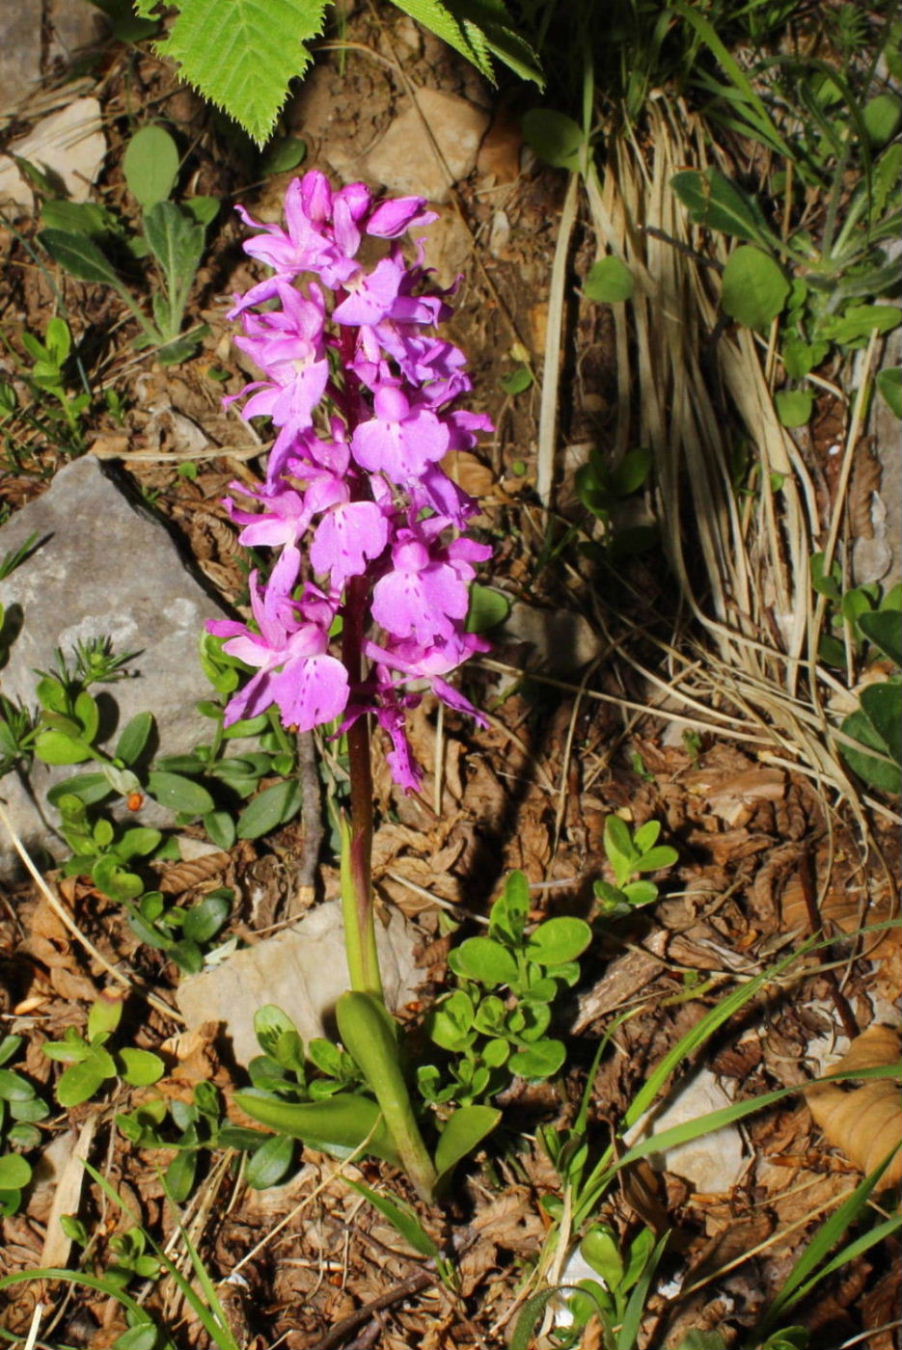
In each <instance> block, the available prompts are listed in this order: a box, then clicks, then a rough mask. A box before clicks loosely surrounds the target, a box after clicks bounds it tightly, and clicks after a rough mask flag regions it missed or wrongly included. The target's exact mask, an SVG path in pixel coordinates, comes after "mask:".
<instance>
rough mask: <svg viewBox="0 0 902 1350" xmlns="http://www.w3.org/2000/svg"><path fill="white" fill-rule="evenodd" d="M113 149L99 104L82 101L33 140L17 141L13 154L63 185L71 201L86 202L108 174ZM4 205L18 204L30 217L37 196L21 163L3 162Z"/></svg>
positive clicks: (37, 130)
mask: <svg viewBox="0 0 902 1350" xmlns="http://www.w3.org/2000/svg"><path fill="white" fill-rule="evenodd" d="M106 152H107V144H106V137H105V136H104V134H103V128H102V125H101V118H100V104H99V103H98V101H97V99H96V98H90V97H88V98H77V99H74V100H73V101H72V102H71V103H69V104H67V105H66V107H64V108H60V109H59V111H58V112H55V113H51V114H50V116H49V117H45V118H43V120H42V121H40V122H38V124H37V126H35V127H34V128H33V129H32V130H31V131H29V133H28V135H27V136H22V137H21V139H19V140H17V141H13V142H12V144H11V145H10V146H9V147H8V154H9V155H10V156H11V155H16V156H17V157H18V158H19V159H26V160H28V162H29V164H34V165H35V166H36V167H37V168H39V169H41V170H42V171H43V172H45V173H48V174H49V175H50V177H51V179H53V178H57V179H59V180H60V181H61V182H62V184H63V186H64V187H65V189H66V192H67V194H68V196H69V198H70V200H72V201H74V202H85V201H87V200H88V197H89V196H90V193H91V188H92V186H93V184H94V182H95V180H96V179H97V177H98V175H99V174H100V170H101V169H102V168H103V161H104V159H105V158H106ZM0 201H14V202H15V203H16V205H17V206H20V207H23V208H24V209H25V210H26V211H30V210H31V209H32V207H33V201H34V195H33V193H32V191H31V188H30V187H29V186H28V184H27V183H26V182H25V179H24V178H23V176H22V175H21V174H20V172H19V170H18V168H17V167H16V164H15V161H14V160H13V159H11V158H7V157H6V156H4V157H3V158H2V159H0Z"/></svg>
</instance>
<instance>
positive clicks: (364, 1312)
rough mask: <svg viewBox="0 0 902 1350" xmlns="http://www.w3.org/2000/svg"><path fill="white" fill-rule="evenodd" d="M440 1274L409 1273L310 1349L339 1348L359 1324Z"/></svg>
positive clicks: (417, 1290) (422, 1287) (332, 1349)
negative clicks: (405, 1277)
mask: <svg viewBox="0 0 902 1350" xmlns="http://www.w3.org/2000/svg"><path fill="white" fill-rule="evenodd" d="M437 1281H438V1276H437V1275H434V1274H433V1273H432V1272H431V1271H428V1270H418V1271H417V1273H416V1274H415V1275H409V1276H408V1277H407V1279H406V1280H401V1282H400V1283H399V1284H396V1285H395V1286H394V1287H393V1288H392V1289H389V1290H388V1291H387V1292H386V1293H384V1294H380V1295H379V1297H378V1298H374V1299H373V1301H372V1302H371V1303H365V1304H364V1305H363V1307H362V1308H358V1309H357V1310H356V1311H355V1312H352V1313H350V1314H349V1315H348V1316H347V1317H343V1318H342V1319H341V1321H340V1322H336V1324H335V1326H334V1327H333V1328H332V1330H331V1331H328V1332H326V1335H325V1336H323V1337H322V1338H321V1339H320V1340H318V1341H316V1342H315V1343H314V1344H313V1345H312V1346H311V1347H310V1350H337V1347H338V1346H340V1345H341V1344H342V1343H343V1341H344V1339H345V1337H346V1336H350V1335H351V1334H352V1332H355V1331H356V1330H357V1328H358V1327H359V1326H362V1325H363V1324H364V1322H367V1321H368V1320H369V1319H370V1318H371V1317H373V1316H374V1315H375V1314H376V1313H378V1312H382V1310H383V1309H384V1308H391V1307H393V1306H394V1305H395V1304H396V1303H401V1302H403V1300H404V1299H405V1298H410V1296H411V1294H418V1293H419V1292H420V1290H421V1289H426V1288H427V1287H428V1286H429V1285H430V1284H436V1283H437Z"/></svg>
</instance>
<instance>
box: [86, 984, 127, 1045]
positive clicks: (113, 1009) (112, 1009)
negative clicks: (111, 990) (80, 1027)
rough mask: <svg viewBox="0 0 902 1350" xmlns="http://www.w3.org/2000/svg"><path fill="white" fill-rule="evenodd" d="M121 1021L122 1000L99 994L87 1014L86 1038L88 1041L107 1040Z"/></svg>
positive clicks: (115, 996)
mask: <svg viewBox="0 0 902 1350" xmlns="http://www.w3.org/2000/svg"><path fill="white" fill-rule="evenodd" d="M121 1021H122V999H121V998H119V997H118V996H117V995H115V994H113V995H109V994H101V995H100V997H99V998H98V999H97V1000H96V1001H95V1002H94V1003H92V1004H91V1008H90V1011H89V1012H88V1025H87V1028H86V1030H87V1038H88V1040H89V1041H99V1040H100V1039H101V1037H103V1038H104V1039H107V1038H108V1037H109V1036H111V1035H112V1033H113V1032H114V1031H115V1030H116V1028H117V1027H118V1026H119V1023H120V1022H121Z"/></svg>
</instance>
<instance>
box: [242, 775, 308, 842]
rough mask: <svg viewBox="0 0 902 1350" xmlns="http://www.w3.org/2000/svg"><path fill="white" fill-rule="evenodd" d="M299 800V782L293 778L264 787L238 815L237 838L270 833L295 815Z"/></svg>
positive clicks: (298, 808) (300, 798)
mask: <svg viewBox="0 0 902 1350" xmlns="http://www.w3.org/2000/svg"><path fill="white" fill-rule="evenodd" d="M301 801H302V797H301V788H300V784H299V783H298V782H297V781H296V780H295V779H290V778H287V779H286V780H285V781H284V782H283V783H275V784H273V786H272V787H268V788H264V789H263V791H262V792H261V793H259V795H258V796H256V797H255V798H254V799H253V801H252V802H249V803H248V805H247V806H246V807H245V808H244V810H243V811H242V812H241V815H240V816H239V817H238V823H237V831H236V832H237V835H238V838H239V839H259V838H261V836H262V835H264V834H271V833H272V831H273V830H277V829H278V828H279V826H280V825H284V824H285V823H286V821H289V820H291V818H292V816H295V815H297V813H298V811H300V809H301Z"/></svg>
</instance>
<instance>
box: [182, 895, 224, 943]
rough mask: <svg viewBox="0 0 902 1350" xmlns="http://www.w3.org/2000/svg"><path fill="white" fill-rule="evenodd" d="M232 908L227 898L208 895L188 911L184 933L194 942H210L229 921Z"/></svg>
mask: <svg viewBox="0 0 902 1350" xmlns="http://www.w3.org/2000/svg"><path fill="white" fill-rule="evenodd" d="M231 908H232V906H231V903H230V901H229V900H228V898H227V897H226V896H224V895H222V894H213V895H207V896H205V897H204V899H203V900H200V901H199V902H198V903H197V904H196V905H192V906H191V908H190V909H189V910H188V913H187V914H186V915H185V923H184V927H183V929H182V932H183V933H184V935H185V937H186V938H189V939H190V940H191V941H192V942H209V941H210V939H211V938H212V937H215V936H216V934H217V933H218V932H219V930H220V928H221V927H222V925H223V924H224V923H225V921H226V920H227V919H228V917H229V913H230V912H231Z"/></svg>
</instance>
